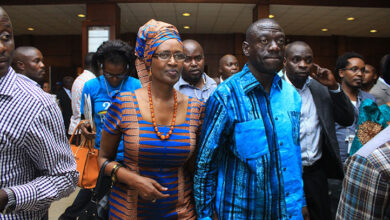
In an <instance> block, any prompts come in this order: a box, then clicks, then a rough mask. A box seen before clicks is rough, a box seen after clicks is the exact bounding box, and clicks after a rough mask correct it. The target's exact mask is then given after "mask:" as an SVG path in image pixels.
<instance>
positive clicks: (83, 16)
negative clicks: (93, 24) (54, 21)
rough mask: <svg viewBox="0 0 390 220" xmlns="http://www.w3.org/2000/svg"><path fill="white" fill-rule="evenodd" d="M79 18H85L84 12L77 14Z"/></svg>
mask: <svg viewBox="0 0 390 220" xmlns="http://www.w3.org/2000/svg"><path fill="white" fill-rule="evenodd" d="M77 16H78V17H79V18H85V14H78V15H77Z"/></svg>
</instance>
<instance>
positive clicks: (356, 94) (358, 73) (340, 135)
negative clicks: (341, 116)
mask: <svg viewBox="0 0 390 220" xmlns="http://www.w3.org/2000/svg"><path fill="white" fill-rule="evenodd" d="M364 71H365V62H364V58H363V56H362V55H360V54H358V53H354V52H347V53H345V54H343V55H341V56H339V57H338V58H337V61H336V68H335V71H334V73H335V77H336V78H338V80H339V82H340V83H341V88H342V90H343V91H344V93H345V94H346V95H347V97H348V98H349V100H350V101H351V103H352V105H353V107H354V122H353V124H352V125H350V126H343V125H340V124H339V123H337V122H336V123H335V127H336V136H337V142H338V144H339V150H340V159H341V162H342V163H345V161H346V160H347V158H348V157H349V156H350V155H349V151H350V148H351V145H352V141H353V139H354V137H355V133H356V129H357V128H356V124H357V120H358V117H359V107H360V104H361V103H362V101H364V100H365V99H372V100H374V101H375V98H374V96H372V95H370V94H368V93H366V92H364V91H362V90H361V87H362V83H363V79H364ZM328 183H329V189H330V190H331V193H330V197H331V205H332V215H333V216H335V214H336V213H335V212H336V210H337V205H338V201H339V199H340V194H341V185H342V182H341V180H336V179H329V180H328Z"/></svg>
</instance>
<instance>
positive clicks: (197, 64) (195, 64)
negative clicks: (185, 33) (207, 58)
mask: <svg viewBox="0 0 390 220" xmlns="http://www.w3.org/2000/svg"><path fill="white" fill-rule="evenodd" d="M184 54H185V55H186V59H185V60H184V65H183V72H182V77H183V79H184V80H185V81H186V82H188V83H190V84H193V85H195V84H197V83H198V82H199V80H200V79H201V78H202V74H203V71H204V56H203V49H202V48H201V47H200V45H199V44H195V43H192V42H191V43H185V44H184Z"/></svg>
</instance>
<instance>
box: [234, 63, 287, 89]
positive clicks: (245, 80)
mask: <svg viewBox="0 0 390 220" xmlns="http://www.w3.org/2000/svg"><path fill="white" fill-rule="evenodd" d="M241 72H242V75H241V84H242V88H243V89H244V92H245V93H249V92H250V91H252V90H253V89H255V88H256V87H260V88H261V90H264V87H263V86H262V85H261V84H260V82H259V81H258V80H257V79H256V78H255V76H254V75H253V74H252V72H251V71H250V70H249V66H248V64H245V66H244V68H243V69H242V70H241ZM273 87H274V88H277V89H279V90H281V89H282V80H281V78H280V77H279V76H278V75H277V74H276V73H275V76H274V79H273V81H272V86H271V88H273Z"/></svg>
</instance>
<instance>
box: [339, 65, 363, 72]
mask: <svg viewBox="0 0 390 220" xmlns="http://www.w3.org/2000/svg"><path fill="white" fill-rule="evenodd" d="M343 70H350V71H352V72H353V73H358V72H359V71H360V72H361V73H364V71H366V68H364V67H363V68H360V69H359V67H357V66H353V67H351V68H343Z"/></svg>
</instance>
